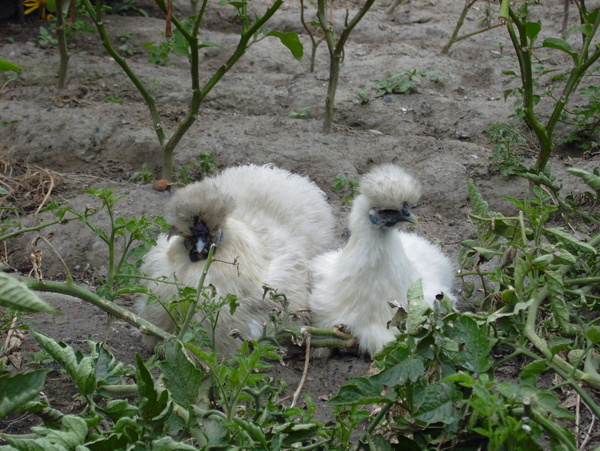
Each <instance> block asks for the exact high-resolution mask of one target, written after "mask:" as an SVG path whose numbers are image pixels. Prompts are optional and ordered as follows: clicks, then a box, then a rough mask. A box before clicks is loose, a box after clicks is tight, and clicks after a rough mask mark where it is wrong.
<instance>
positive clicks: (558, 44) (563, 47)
mask: <svg viewBox="0 0 600 451" xmlns="http://www.w3.org/2000/svg"><path fill="white" fill-rule="evenodd" d="M542 47H546V48H550V49H556V50H560V51H561V52H565V53H567V54H568V55H570V56H571V57H572V58H577V52H574V51H573V50H572V49H571V45H570V44H569V43H568V42H566V41H563V40H562V39H558V38H548V39H544V42H543V43H542Z"/></svg>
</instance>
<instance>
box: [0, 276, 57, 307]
mask: <svg viewBox="0 0 600 451" xmlns="http://www.w3.org/2000/svg"><path fill="white" fill-rule="evenodd" d="M0 305H2V306H4V307H8V308H11V309H14V310H20V311H22V312H44V313H60V311H59V310H56V309H55V308H52V307H50V306H49V305H48V304H47V303H46V302H45V301H43V300H42V299H40V298H39V296H38V295H37V294H36V293H35V292H33V291H32V290H30V289H29V287H27V285H25V284H24V283H22V282H21V281H19V280H17V279H16V278H14V277H12V276H10V275H8V274H7V273H5V272H0Z"/></svg>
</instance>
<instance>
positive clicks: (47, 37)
mask: <svg viewBox="0 0 600 451" xmlns="http://www.w3.org/2000/svg"><path fill="white" fill-rule="evenodd" d="M37 41H38V44H39V46H40V47H43V48H46V47H50V46H53V45H58V39H56V38H55V37H54V36H52V33H50V30H48V29H47V28H46V27H40V34H39V36H38V38H37Z"/></svg>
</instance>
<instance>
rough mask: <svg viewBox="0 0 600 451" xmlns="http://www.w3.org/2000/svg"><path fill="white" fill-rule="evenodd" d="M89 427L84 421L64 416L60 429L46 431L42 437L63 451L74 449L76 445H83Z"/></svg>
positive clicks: (76, 417)
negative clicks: (64, 450)
mask: <svg viewBox="0 0 600 451" xmlns="http://www.w3.org/2000/svg"><path fill="white" fill-rule="evenodd" d="M88 430H89V427H88V425H87V423H86V422H85V420H84V419H83V418H81V417H79V416H75V415H65V416H64V417H63V419H62V429H61V430H56V429H47V430H46V431H44V435H45V437H46V438H47V439H48V440H51V441H52V442H53V443H56V444H57V445H60V446H64V448H65V449H69V450H70V449H72V450H74V449H76V448H77V446H78V445H83V444H84V443H85V438H86V436H87V433H88Z"/></svg>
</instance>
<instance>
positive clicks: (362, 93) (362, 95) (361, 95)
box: [354, 88, 369, 105]
mask: <svg viewBox="0 0 600 451" xmlns="http://www.w3.org/2000/svg"><path fill="white" fill-rule="evenodd" d="M354 92H356V95H357V96H358V100H360V104H361V105H365V104H367V103H369V97H367V88H358V89H357V90H356V91H354Z"/></svg>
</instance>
